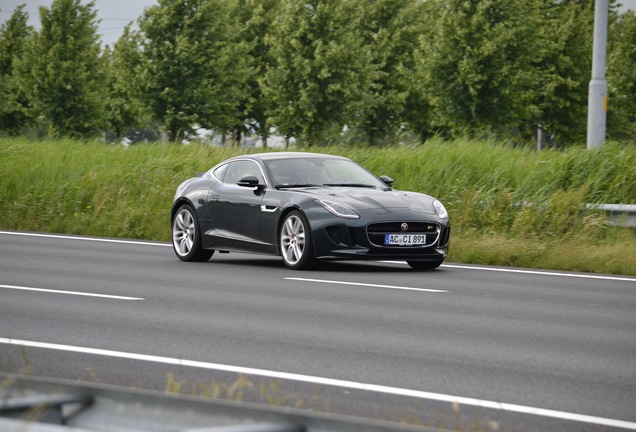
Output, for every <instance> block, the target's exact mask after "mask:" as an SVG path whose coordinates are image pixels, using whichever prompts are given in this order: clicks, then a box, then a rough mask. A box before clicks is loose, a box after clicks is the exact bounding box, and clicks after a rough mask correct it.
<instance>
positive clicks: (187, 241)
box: [172, 204, 214, 261]
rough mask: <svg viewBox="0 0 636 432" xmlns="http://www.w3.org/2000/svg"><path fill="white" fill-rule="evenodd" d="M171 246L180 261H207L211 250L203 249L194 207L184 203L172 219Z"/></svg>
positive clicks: (211, 252)
mask: <svg viewBox="0 0 636 432" xmlns="http://www.w3.org/2000/svg"><path fill="white" fill-rule="evenodd" d="M172 247H173V248H174V252H175V253H176V254H177V257H178V258H179V259H180V260H181V261H207V260H209V259H210V257H211V256H212V254H214V251H213V250H209V249H203V243H202V241H201V230H200V229H199V221H198V220H197V216H196V213H195V212H194V209H193V208H192V207H191V206H190V205H188V204H184V205H182V206H181V207H179V210H177V213H176V214H175V215H174V219H173V221H172Z"/></svg>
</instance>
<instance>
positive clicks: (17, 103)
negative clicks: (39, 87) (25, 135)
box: [0, 5, 33, 135]
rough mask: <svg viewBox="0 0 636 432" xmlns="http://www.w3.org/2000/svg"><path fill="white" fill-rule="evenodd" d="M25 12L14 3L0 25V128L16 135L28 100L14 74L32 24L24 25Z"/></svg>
mask: <svg viewBox="0 0 636 432" xmlns="http://www.w3.org/2000/svg"><path fill="white" fill-rule="evenodd" d="M28 18H29V16H28V14H27V13H26V12H24V5H21V6H18V7H17V8H16V9H15V11H14V12H13V14H12V15H11V18H9V20H8V21H7V22H5V23H4V24H3V25H2V27H0V100H2V103H1V104H0V131H5V132H7V133H8V134H10V135H17V134H18V133H20V132H21V130H22V129H23V128H24V127H25V126H26V124H27V122H28V118H29V116H28V101H27V99H26V94H25V89H24V87H23V86H22V85H21V82H20V76H19V75H18V73H17V71H18V64H19V61H20V59H21V58H22V57H23V55H24V52H25V49H26V45H27V42H28V38H29V37H30V36H31V34H32V32H33V28H32V27H30V26H28V25H27V20H28Z"/></svg>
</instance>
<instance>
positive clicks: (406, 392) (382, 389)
mask: <svg viewBox="0 0 636 432" xmlns="http://www.w3.org/2000/svg"><path fill="white" fill-rule="evenodd" d="M0 343H2V344H7V345H16V346H24V347H32V348H42V349H51V350H58V351H67V352H75V353H81V354H93V355H100V356H105V357H115V358H123V359H129V360H141V361H147V362H153V363H161V364H169V365H178V366H185V367H194V368H200V369H208V370H218V371H224V372H233V373H239V374H246V375H258V376H263V377H268V378H275V379H285V380H292V381H299V382H306V383H310V384H320V385H328V386H334V387H342V388H348V389H354V390H363V391H370V392H375V393H382V394H391V395H396V396H405V397H412V398H418V399H427V400H435V401H439V402H449V403H452V404H460V405H469V406H476V407H480V408H489V409H495V410H501V411H508V412H515V413H521V414H530V415H536V416H542V417H550V418H556V419H561V420H571V421H577V422H581V423H588V424H594V425H601V426H608V427H616V428H622V429H629V430H636V423H635V422H629V421H624V420H615V419H609V418H604V417H596V416H590V415H585V414H576V413H571V412H565V411H556V410H549V409H544V408H535V407H529V406H524V405H515V404H508V403H503V402H494V401H489V400H483V399H475V398H468V397H462V396H453V395H446V394H441V393H431V392H426V391H420V390H410V389H403V388H399V387H390V386H384V385H377V384H365V383H359V382H355V381H345V380H340V379H332V378H323V377H316V376H311V375H301V374H294V373H287V372H277V371H271V370H266V369H256V368H249V367H241V366H230V365H224V364H218V363H208V362H201V361H194V360H185V359H179V358H174V357H162V356H155V355H147V354H135V353H129V352H123V351H111V350H104V349H97V348H87V347H78V346H72V345H61V344H53V343H46V342H34V341H26V340H20V339H8V338H0Z"/></svg>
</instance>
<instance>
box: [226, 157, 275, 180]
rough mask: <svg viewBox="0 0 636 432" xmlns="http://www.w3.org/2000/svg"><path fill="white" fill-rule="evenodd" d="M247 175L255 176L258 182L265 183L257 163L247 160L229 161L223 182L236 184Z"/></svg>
mask: <svg viewBox="0 0 636 432" xmlns="http://www.w3.org/2000/svg"><path fill="white" fill-rule="evenodd" d="M247 176H254V177H256V178H257V179H258V182H259V183H260V184H264V183H265V181H264V180H263V174H262V173H261V170H260V168H259V167H258V164H257V163H256V162H254V161H249V160H239V161H234V162H230V163H229V164H228V167H227V171H226V172H225V177H224V178H223V183H230V184H236V182H237V181H239V180H240V179H242V178H244V177H247Z"/></svg>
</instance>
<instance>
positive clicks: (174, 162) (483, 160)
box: [0, 138, 636, 274]
mask: <svg viewBox="0 0 636 432" xmlns="http://www.w3.org/2000/svg"><path fill="white" fill-rule="evenodd" d="M320 151H321V152H326V153H333V154H342V155H344V156H348V157H351V158H353V159H354V160H356V161H358V162H360V163H361V164H363V165H364V166H366V167H368V168H369V169H370V170H371V171H372V172H374V173H375V174H377V175H381V174H387V175H390V176H391V177H393V178H394V179H395V187H396V188H397V189H401V190H415V191H420V192H425V193H428V194H430V195H433V196H435V197H437V198H439V199H440V200H441V201H442V202H444V204H445V206H446V207H447V209H448V211H449V213H450V216H451V224H452V227H453V228H452V229H453V238H452V244H451V258H450V259H451V260H452V261H463V262H474V263H487V264H498V265H515V266H527V267H544V268H560V269H570V270H585V271H598V272H608V273H623V274H636V264H635V263H634V259H633V257H634V256H635V254H636V232H634V230H633V229H629V228H618V227H613V226H611V225H609V224H608V223H607V222H606V221H605V216H604V215H603V214H601V213H599V212H595V211H589V210H585V208H584V207H585V206H584V205H585V204H586V203H634V202H636V147H634V146H625V145H617V144H609V145H607V146H604V147H602V148H601V149H597V150H594V151H586V150H584V149H580V148H572V149H568V150H567V151H563V152H558V151H545V152H535V151H531V150H528V149H512V148H510V147H508V146H504V145H501V144H497V143H494V142H471V141H468V140H457V141H453V142H443V141H440V140H432V141H431V142H429V143H427V144H426V145H423V146H416V147H412V146H395V147H387V148H372V149H369V148H368V147H347V148H338V147H324V148H321V149H320ZM242 152H245V150H241V149H238V148H236V147H216V148H215V147H208V146H202V145H195V144H191V145H188V146H172V145H164V144H140V145H136V146H132V147H129V148H125V147H122V146H107V145H103V144H99V143H95V142H89V143H80V142H77V141H70V140H62V141H44V142H30V141H27V140H25V139H9V138H4V139H3V138H0V173H2V176H0V206H1V207H2V209H3V211H2V213H1V214H0V228H1V229H15V230H29V231H47V232H58V233H72V234H83V235H96V236H107V237H125V238H140V239H153V240H164V241H167V240H169V239H170V223H169V214H170V206H171V203H172V198H173V194H174V191H175V189H176V187H177V185H178V184H179V183H180V182H181V181H183V180H185V179H186V178H189V177H191V176H193V175H194V173H195V172H199V171H205V170H207V169H209V168H210V167H212V166H213V165H215V164H216V163H218V162H220V161H222V160H224V159H226V158H228V157H231V156H235V155H238V154H241V153H242Z"/></svg>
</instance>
